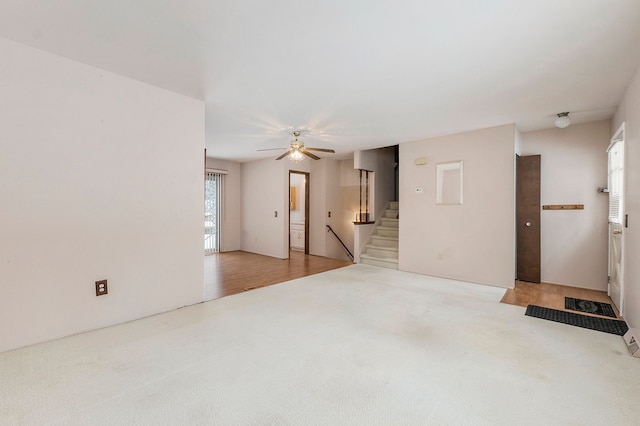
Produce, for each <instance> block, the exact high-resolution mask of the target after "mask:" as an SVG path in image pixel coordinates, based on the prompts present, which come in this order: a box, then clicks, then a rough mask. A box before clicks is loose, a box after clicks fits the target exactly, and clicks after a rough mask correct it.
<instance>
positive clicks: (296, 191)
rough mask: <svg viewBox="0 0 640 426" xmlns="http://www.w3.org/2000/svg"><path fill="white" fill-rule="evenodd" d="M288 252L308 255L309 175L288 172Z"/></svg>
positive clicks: (306, 173)
mask: <svg viewBox="0 0 640 426" xmlns="http://www.w3.org/2000/svg"><path fill="white" fill-rule="evenodd" d="M289 251H296V252H302V253H304V254H309V173H308V172H298V171H289Z"/></svg>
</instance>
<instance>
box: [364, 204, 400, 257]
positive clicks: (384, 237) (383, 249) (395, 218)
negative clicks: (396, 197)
mask: <svg viewBox="0 0 640 426" xmlns="http://www.w3.org/2000/svg"><path fill="white" fill-rule="evenodd" d="M399 220H400V219H399V211H398V202H397V201H391V202H390V203H389V207H388V208H387V209H386V210H385V212H384V216H383V217H382V218H381V219H380V221H379V222H378V223H377V224H376V232H375V234H373V235H372V236H371V239H370V240H369V243H367V246H366V249H365V251H364V252H363V253H362V254H360V263H364V264H367V265H374V266H380V267H383V268H389V269H398V225H399Z"/></svg>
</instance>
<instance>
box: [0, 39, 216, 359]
mask: <svg viewBox="0 0 640 426" xmlns="http://www.w3.org/2000/svg"><path fill="white" fill-rule="evenodd" d="M0 57H2V65H1V66H0V100H1V101H0V170H1V174H2V182H1V184H0V200H2V201H1V203H2V206H1V208H0V216H1V219H0V265H2V266H1V267H0V336H1V339H0V351H6V350H9V349H12V348H18V347H21V346H25V345H29V344H32V343H36V342H41V341H45V340H50V339H54V338H58V337H61V336H66V335H70V334H74V333H78V332H82V331H85V330H90V329H95V328H99V327H104V326H109V325H113V324H116V323H121V322H124V321H128V320H132V319H135V318H140V317H144V316H147V315H151V314H155V313H158V312H163V311H167V310H171V309H174V308H177V307H180V306H183V305H189V304H193V303H197V302H200V301H201V300H202V296H203V282H204V277H203V256H202V251H203V246H202V212H203V151H204V104H203V103H202V102H200V101H196V100H194V99H190V98H187V97H184V96H181V95H177V94H174V93H171V92H168V91H166V90H162V89H158V88H155V87H152V86H149V85H146V84H143V83H140V82H137V81H134V80H131V79H128V78H124V77H121V76H118V75H115V74H112V73H109V72H106V71H102V70H99V69H96V68H93V67H90V66H87V65H83V64H80V63H78V62H74V61H71V60H68V59H65V58H62V57H59V56H55V55H52V54H48V53H44V52H42V51H38V50H35V49H32V48H29V47H26V46H23V45H20V44H17V43H14V42H10V41H8V40H5V39H0ZM101 279H107V280H108V281H109V294H108V295H105V296H100V297H96V296H95V287H94V282H95V281H96V280H101Z"/></svg>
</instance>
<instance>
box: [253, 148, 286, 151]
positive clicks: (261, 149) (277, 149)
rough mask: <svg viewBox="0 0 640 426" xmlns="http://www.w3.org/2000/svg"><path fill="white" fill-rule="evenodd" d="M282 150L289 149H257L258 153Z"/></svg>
mask: <svg viewBox="0 0 640 426" xmlns="http://www.w3.org/2000/svg"><path fill="white" fill-rule="evenodd" d="M281 149H287V148H267V149H257V150H256V151H279V150H281Z"/></svg>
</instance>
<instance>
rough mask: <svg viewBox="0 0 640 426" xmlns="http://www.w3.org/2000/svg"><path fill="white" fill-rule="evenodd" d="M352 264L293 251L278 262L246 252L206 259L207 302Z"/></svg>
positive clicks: (214, 255)
mask: <svg viewBox="0 0 640 426" xmlns="http://www.w3.org/2000/svg"><path fill="white" fill-rule="evenodd" d="M352 264H353V263H352V262H351V261H346V260H339V259H330V258H328V257H322V256H311V255H305V254H304V253H300V252H295V251H291V252H290V254H289V259H278V258H275V257H269V256H263V255H260V254H255V253H248V252H244V251H232V252H226V253H214V254H212V255H209V256H205V261H204V271H205V272H204V278H205V300H212V299H218V298H220V297H224V296H229V295H231V294H236V293H241V292H243V291H247V290H252V289H254V288H258V287H264V286H268V285H272V284H277V283H281V282H284V281H289V280H293V279H296V278H302V277H305V276H307V275H313V274H318V273H320V272H325V271H330V270H332V269H337V268H342V267H344V266H348V265H352Z"/></svg>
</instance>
